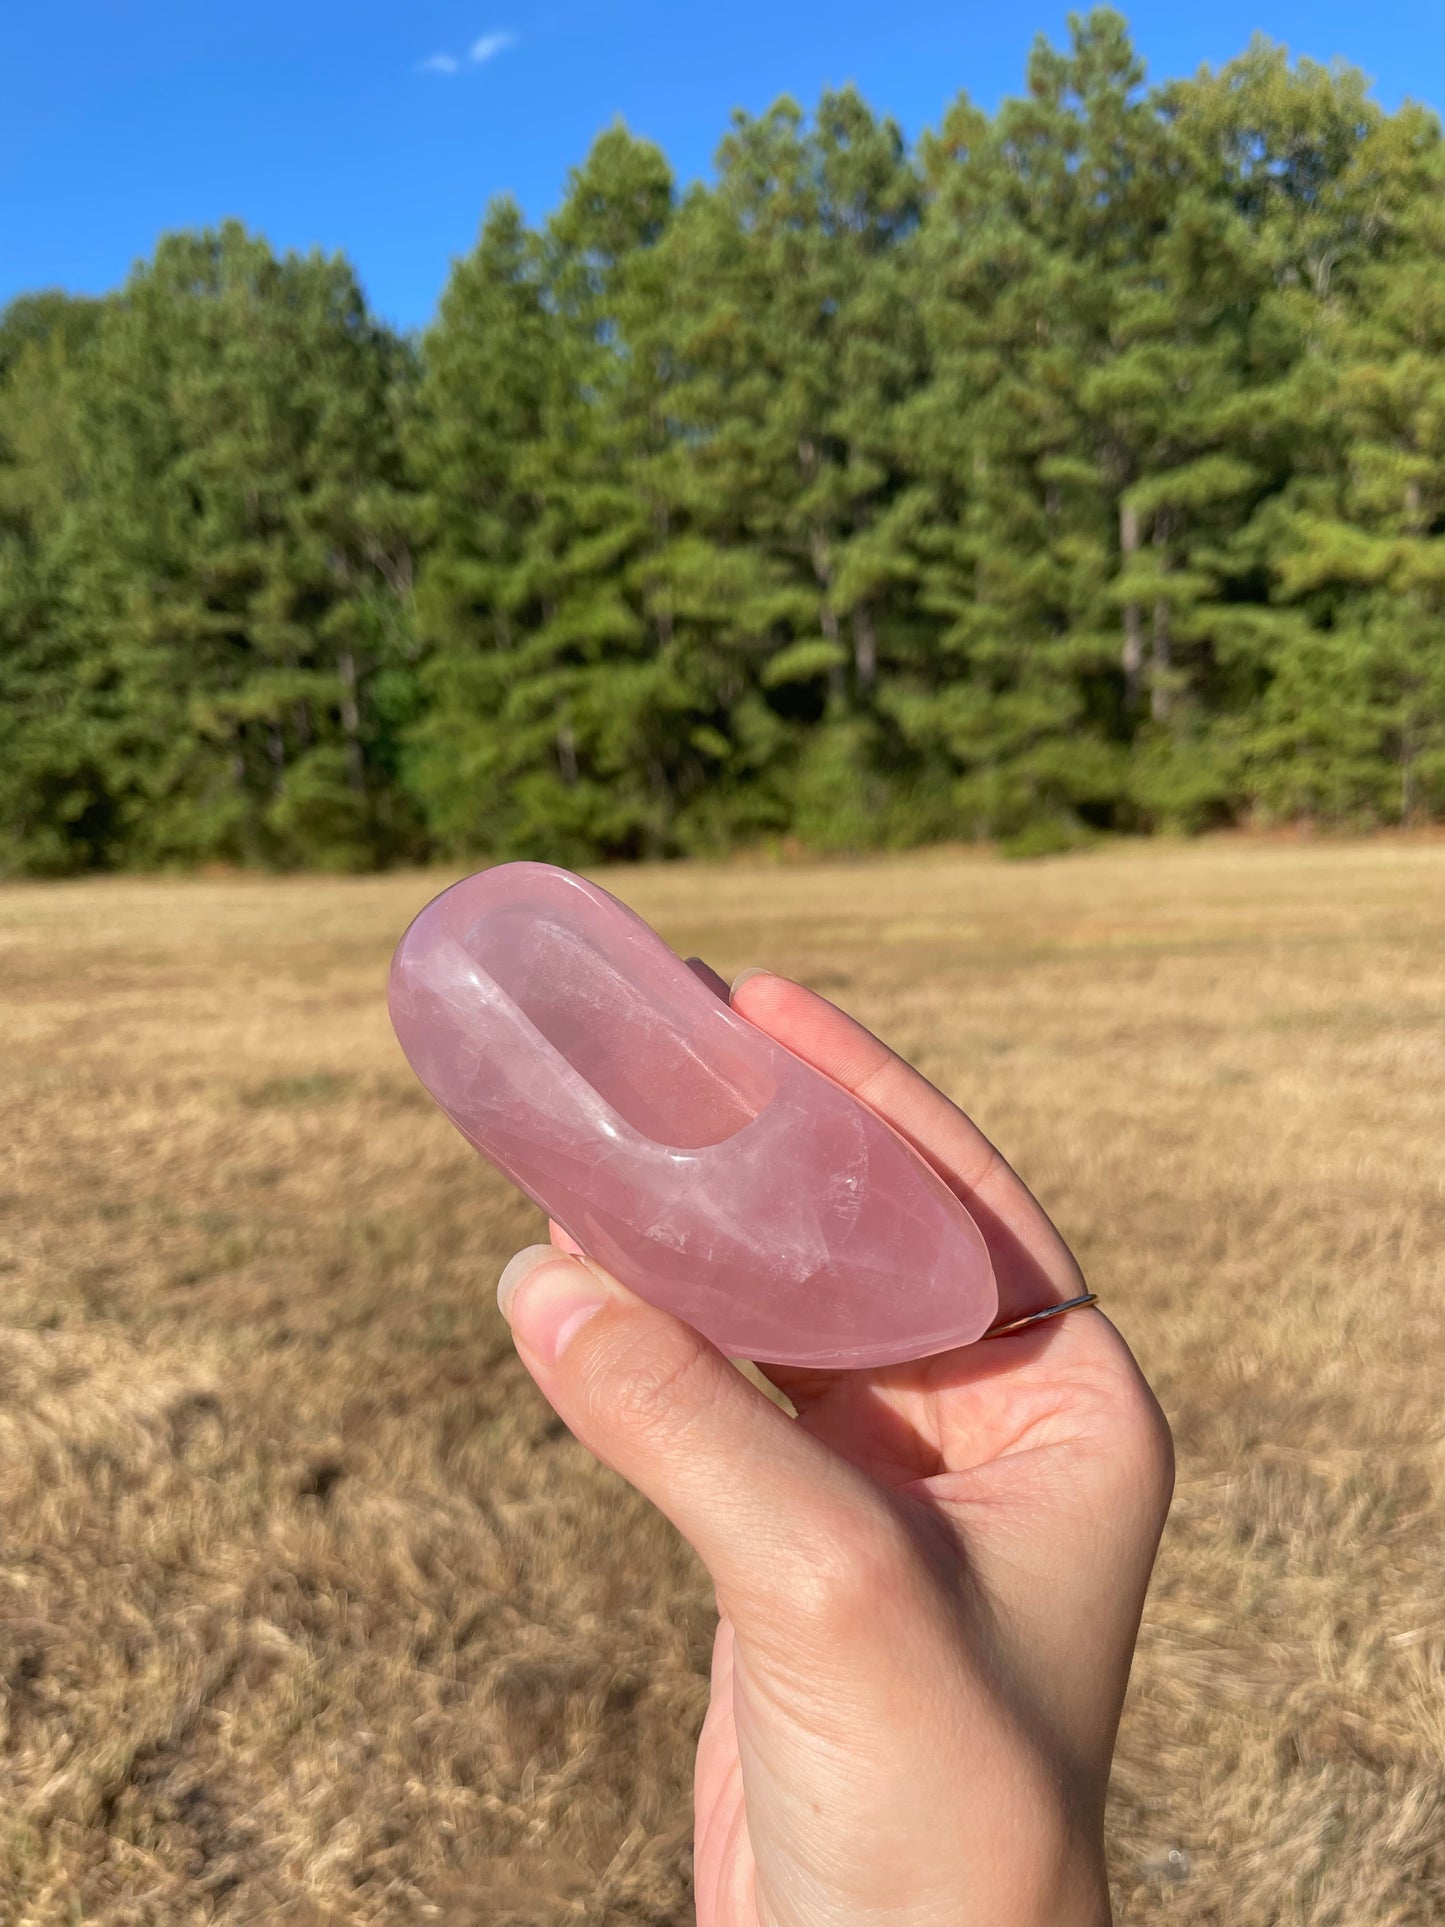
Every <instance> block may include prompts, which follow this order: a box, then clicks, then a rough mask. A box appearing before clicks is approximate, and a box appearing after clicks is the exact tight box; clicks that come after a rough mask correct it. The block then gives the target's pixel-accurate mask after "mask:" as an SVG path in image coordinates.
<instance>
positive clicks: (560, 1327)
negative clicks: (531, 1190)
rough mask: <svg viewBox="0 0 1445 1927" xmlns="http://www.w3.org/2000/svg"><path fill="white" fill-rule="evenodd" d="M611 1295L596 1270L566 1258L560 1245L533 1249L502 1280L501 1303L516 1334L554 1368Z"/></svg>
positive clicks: (518, 1257)
mask: <svg viewBox="0 0 1445 1927" xmlns="http://www.w3.org/2000/svg"><path fill="white" fill-rule="evenodd" d="M607 1295H608V1294H607V1287H606V1286H605V1285H604V1284H603V1283H602V1281H601V1280H600V1279H599V1278H598V1277H597V1275H596V1274H595V1273H594V1272H591V1271H589V1270H588V1269H587V1267H586V1265H584V1264H581V1263H580V1262H579V1261H578V1260H577V1259H576V1258H566V1257H563V1256H562V1255H561V1253H559V1252H558V1250H557V1247H556V1246H555V1245H528V1246H527V1248H526V1249H525V1250H524V1251H519V1252H518V1253H517V1255H516V1257H515V1258H513V1259H512V1260H511V1261H510V1262H509V1264H508V1265H507V1268H506V1270H505V1271H504V1272H503V1273H502V1275H501V1277H500V1278H499V1279H498V1280H497V1304H498V1307H499V1308H500V1310H501V1314H502V1316H503V1318H505V1319H506V1321H507V1323H508V1324H509V1325H510V1326H511V1328H512V1333H513V1336H514V1337H516V1338H519V1339H520V1340H521V1342H522V1343H523V1344H524V1345H525V1346H526V1347H527V1349H528V1351H531V1352H535V1353H536V1354H537V1356H538V1357H539V1358H542V1359H545V1360H546V1362H547V1363H548V1364H549V1365H555V1364H556V1362H557V1360H558V1359H559V1358H560V1357H561V1356H562V1354H563V1352H564V1351H566V1349H567V1347H568V1346H569V1345H570V1344H571V1342H572V1340H573V1339H574V1338H575V1337H576V1335H577V1333H578V1332H579V1331H581V1329H582V1327H583V1326H584V1325H585V1324H586V1323H587V1320H588V1319H589V1318H590V1317H591V1316H592V1314H593V1313H594V1312H598V1311H601V1309H602V1307H603V1305H604V1304H605V1303H606V1302H607Z"/></svg>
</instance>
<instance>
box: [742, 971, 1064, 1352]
mask: <svg viewBox="0 0 1445 1927" xmlns="http://www.w3.org/2000/svg"><path fill="white" fill-rule="evenodd" d="M732 1004H733V1008H734V1009H735V1010H737V1011H738V1012H740V1014H741V1015H742V1016H744V1017H746V1018H747V1020H748V1021H749V1023H753V1024H756V1025H757V1026H758V1028H759V1029H760V1030H765V1031H767V1033H768V1035H769V1036H770V1037H775V1038H776V1039H777V1040H778V1042H779V1043H780V1044H784V1045H786V1047H787V1048H788V1049H789V1050H790V1051H792V1052H793V1053H794V1055H795V1056H797V1057H801V1058H802V1059H803V1060H804V1062H806V1063H809V1064H812V1065H813V1066H814V1067H815V1069H817V1070H820V1071H822V1072H823V1073H824V1074H825V1075H826V1076H828V1077H831V1078H832V1079H833V1081H834V1083H836V1084H841V1085H842V1086H843V1088H844V1089H845V1090H848V1091H851V1092H852V1093H853V1095H854V1096H855V1097H858V1098H861V1099H862V1101H863V1102H864V1103H865V1104H867V1105H868V1107H869V1108H870V1109H871V1110H874V1111H876V1112H877V1113H878V1115H879V1116H880V1117H881V1118H883V1119H884V1120H885V1121H886V1122H887V1123H889V1124H891V1125H892V1126H893V1128H894V1130H896V1131H897V1132H898V1133H899V1134H900V1136H902V1137H905V1138H907V1140H908V1142H909V1143H910V1144H912V1145H913V1147H914V1149H915V1150H917V1151H919V1152H921V1154H922V1155H923V1156H924V1157H925V1158H927V1159H928V1161H929V1163H930V1164H932V1165H933V1167H934V1169H935V1170H936V1171H937V1172H938V1173H939V1175H940V1176H941V1177H942V1178H943V1179H944V1180H945V1181H946V1182H947V1183H948V1184H949V1185H951V1186H952V1188H953V1189H954V1190H955V1191H956V1192H957V1193H958V1195H959V1197H961V1198H962V1199H963V1201H964V1203H965V1204H966V1205H967V1206H968V1208H969V1210H970V1211H971V1212H972V1213H973V1216H974V1218H975V1219H976V1220H977V1222H978V1226H979V1229H980V1230H981V1231H982V1232H983V1234H984V1238H985V1239H986V1241H987V1243H988V1246H989V1251H990V1254H991V1256H992V1258H993V1264H994V1272H995V1275H996V1277H997V1279H998V1287H999V1320H1000V1322H1001V1323H1002V1322H1005V1321H1006V1320H1008V1319H1009V1318H1014V1317H1019V1316H1022V1315H1023V1313H1025V1312H1029V1311H1038V1310H1041V1309H1042V1308H1043V1307H1044V1306H1045V1305H1049V1304H1056V1303H1058V1302H1059V1300H1060V1299H1062V1298H1067V1297H1072V1296H1074V1294H1075V1293H1076V1292H1078V1291H1079V1290H1081V1289H1082V1284H1083V1281H1082V1278H1081V1275H1080V1272H1079V1267H1078V1265H1077V1264H1076V1262H1075V1260H1074V1257H1073V1254H1072V1253H1071V1252H1070V1250H1069V1248H1068V1246H1067V1245H1066V1244H1065V1243H1064V1241H1063V1239H1062V1238H1061V1237H1060V1235H1059V1233H1058V1231H1057V1230H1056V1228H1055V1227H1054V1225H1053V1223H1052V1222H1051V1220H1050V1219H1049V1217H1048V1214H1047V1213H1046V1212H1045V1211H1044V1209H1043V1206H1042V1205H1041V1204H1040V1203H1039V1202H1038V1200H1037V1199H1036V1198H1035V1197H1034V1195H1033V1193H1032V1192H1031V1191H1030V1190H1029V1189H1028V1187H1027V1185H1026V1184H1025V1183H1024V1182H1023V1180H1022V1179H1021V1178H1020V1177H1019V1176H1018V1174H1017V1173H1016V1172H1015V1171H1014V1170H1013V1169H1012V1167H1011V1166H1010V1165H1009V1164H1008V1163H1007V1162H1006V1160H1005V1159H1004V1158H1003V1156H1002V1155H1001V1154H1000V1153H999V1151H997V1150H996V1149H995V1147H994V1146H993V1145H992V1144H990V1142H989V1141H988V1139H987V1138H986V1137H985V1136H984V1134H983V1132H982V1131H980V1130H979V1128H978V1126H977V1125H976V1124H974V1123H973V1121H972V1120H971V1119H970V1118H968V1117H966V1116H965V1115H964V1113H963V1112H962V1111H961V1110H960V1109H959V1108H958V1106H957V1105H956V1104H954V1103H953V1102H951V1100H950V1099H948V1098H947V1097H945V1096H944V1095H943V1093H942V1091H940V1090H938V1089H936V1088H935V1086H934V1085H932V1084H930V1083H929V1082H928V1079H927V1078H926V1077H923V1076H921V1075H920V1073H919V1072H917V1071H916V1070H914V1068H913V1066H912V1065H911V1064H907V1063H905V1062H904V1060H903V1059H902V1058H901V1057H899V1056H898V1055H897V1053H896V1052H894V1051H891V1050H890V1049H889V1048H888V1046H887V1045H886V1044H885V1043H883V1042H882V1041H881V1040H880V1039H879V1038H877V1037H875V1036H874V1035H873V1033H872V1031H870V1030H865V1029H864V1027H863V1025H862V1024H860V1023H859V1022H858V1021H857V1020H856V1019H855V1018H853V1017H849V1016H848V1015H847V1013H846V1012H844V1011H841V1010H839V1009H838V1007H837V1005H836V1004H830V1003H829V1002H828V1000H827V999H826V998H825V997H820V996H819V995H818V994H817V992H816V991H812V990H806V989H804V987H803V986H802V985H801V984H795V983H792V982H790V981H789V979H788V978H786V977H778V976H775V975H774V974H773V973H772V972H771V971H753V970H745V971H743V972H741V973H740V974H739V976H738V977H737V978H736V979H735V980H734V983H733V989H732Z"/></svg>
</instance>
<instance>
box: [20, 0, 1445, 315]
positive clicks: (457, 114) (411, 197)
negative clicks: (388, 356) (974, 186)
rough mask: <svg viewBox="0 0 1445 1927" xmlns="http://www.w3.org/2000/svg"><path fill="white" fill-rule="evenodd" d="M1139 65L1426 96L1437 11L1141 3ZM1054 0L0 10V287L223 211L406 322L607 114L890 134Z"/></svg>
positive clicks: (557, 182) (1440, 82)
mask: <svg viewBox="0 0 1445 1927" xmlns="http://www.w3.org/2000/svg"><path fill="white" fill-rule="evenodd" d="M1122 11H1124V12H1125V13H1126V14H1127V15H1128V17H1129V19H1130V21H1131V23H1132V25H1133V29H1134V34H1135V39H1136V42H1137V44H1138V46H1139V48H1140V51H1141V53H1142V54H1143V55H1144V58H1145V59H1146V61H1147V63H1148V66H1149V70H1150V73H1151V74H1152V75H1153V76H1154V77H1156V78H1163V77H1166V76H1168V75H1172V74H1177V73H1187V72H1191V71H1193V70H1194V69H1195V68H1196V67H1197V66H1198V65H1199V64H1200V63H1201V62H1203V61H1208V62H1210V63H1212V64H1218V63H1219V62H1222V61H1224V60H1227V59H1229V58H1230V57H1231V56H1232V55H1233V54H1235V53H1237V52H1238V51H1239V50H1240V49H1241V48H1242V47H1243V46H1244V45H1245V44H1246V43H1247V41H1248V40H1249V38H1250V36H1251V34H1252V33H1253V32H1255V31H1256V30H1259V31H1262V32H1264V33H1266V34H1268V35H1269V36H1270V37H1271V38H1272V39H1274V40H1277V41H1282V42H1284V44H1285V45H1287V46H1288V47H1289V48H1290V49H1291V51H1292V52H1294V53H1297V54H1298V53H1304V54H1309V55H1310V56H1312V57H1313V58H1316V59H1321V60H1328V59H1330V58H1332V57H1333V56H1336V55H1341V56H1343V57H1345V58H1346V59H1348V60H1350V61H1351V62H1352V63H1353V64H1355V65H1357V66H1360V67H1363V68H1364V69H1365V71H1366V72H1367V73H1368V74H1370V75H1371V76H1373V77H1374V79H1375V81H1376V83H1377V96H1378V98H1379V99H1380V100H1381V101H1382V102H1383V103H1384V104H1385V105H1386V106H1390V107H1393V106H1395V105H1397V104H1398V102H1399V101H1400V100H1401V99H1402V98H1403V97H1404V96H1406V95H1410V96H1413V97H1414V98H1416V99H1423V100H1425V101H1428V102H1429V103H1430V104H1431V105H1432V106H1435V107H1436V108H1440V109H1445V64H1442V63H1445V0H1375V4H1372V5H1368V6H1367V5H1362V4H1361V0H1308V3H1307V0H1250V3H1249V4H1241V0H1213V4H1210V5H1206V6H1203V7H1182V6H1180V5H1179V4H1178V0H1138V4H1136V5H1134V6H1133V7H1132V8H1131V7H1128V6H1125V7H1123V9H1122ZM1067 12H1068V9H1067V7H1064V6H1060V7H1053V6H1045V5H1043V4H1041V3H1038V0H1036V4H1034V5H1031V6H1021V5H1019V4H1017V0H1014V3H1013V4H1007V3H1004V4H1001V3H1000V0H952V4H936V3H935V0H900V4H888V0H882V3H881V4H880V0H827V3H824V0H794V3H793V4H789V0H729V4H727V5H726V6H717V5H713V6H708V5H701V4H699V0H542V4H540V5H537V4H533V0H413V3H412V4H400V3H399V0H392V3H391V4H389V5H388V4H383V0H348V3H347V4H345V5H342V4H341V3H340V0H290V4H287V5H283V4H281V0H250V4H243V5H236V4H235V0H227V3H226V4H221V3H220V0H0V303H3V302H4V301H6V300H8V299H9V298H10V297H11V296H12V295H14V294H17V293H20V292H22V291H24V290H26V289H30V288H36V287H42V286H62V287H67V288H71V289H75V290H80V291H85V292H99V291H101V290H103V289H105V288H108V287H112V286H114V285H115V284H116V283H117V282H118V281H120V280H121V279H123V277H124V275H125V274H126V272H127V270H128V269H129V267H130V266H131V264H132V262H134V261H135V260H136V259H137V258H138V257H140V256H142V255H145V254H147V253H149V251H150V249H151V248H152V247H153V245H154V243H155V240H156V237H157V235H159V234H160V233H162V232H164V231H165V230H166V229H168V228H176V227H188V226H198V225H205V224H209V223H213V222H215V221H218V220H220V219H222V218H223V217H224V216H226V215H229V214H234V215H238V216H239V217H240V218H241V219H243V220H244V221H245V222H246V223H247V224H248V225H249V226H250V227H252V228H254V229H258V230H260V231H261V232H262V233H264V234H266V235H267V236H268V237H269V238H270V240H271V241H272V243H273V244H274V245H275V246H277V247H278V248H285V247H300V248H307V247H310V246H312V245H313V244H319V245H320V246H322V247H324V248H327V249H333V248H343V249H345V250H346V252H347V253H348V254H349V255H350V256H351V258H352V260H353V261H354V262H355V263H356V265H357V267H358V269H359V271H360V274H361V278H362V281H363V283H364V284H365V286H366V289H367V292H368V294H369V296H370V298H371V300H372V302H373V304H374V305H375V307H376V308H377V309H378V311H379V312H380V313H381V314H382V315H384V316H385V317H386V318H387V319H388V320H390V321H392V322H394V323H396V324H397V325H399V326H402V327H412V326H417V325H422V324H424V323H425V322H426V321H427V319H428V318H429V316H430V314H431V312H432V310H433V308H434V305H435V302H436V298H437V295H438V294H439V292H440V289H441V286H442V283H443V281H444V280H445V277H446V273H447V269H448V265H449V263H450V261H451V259H452V258H453V257H454V256H455V255H457V254H460V253H464V252H465V251H466V250H467V249H468V248H469V247H470V246H471V244H472V241H473V239H474V238H475V234H476V230H477V226H478V223H479V220H480V218H481V214H482V210H483V208H484V207H485V205H486V202H487V200H488V198H489V196H491V195H493V194H496V193H501V192H504V191H508V192H511V193H513V194H515V195H516V196H517V198H518V199H519V200H520V201H521V203H522V205H523V207H524V208H525V209H526V211H527V212H528V214H529V215H531V216H532V217H533V218H534V219H535V218H540V217H541V216H543V215H545V214H546V213H547V211H548V210H549V209H550V208H551V207H553V206H554V205H555V204H556V202H557V200H558V198H559V196H560V195H561V193H562V190H563V188H564V185H565V182H566V178H567V171H568V169H569V167H571V166H573V165H575V164H576V163H577V162H578V161H580V160H581V159H582V157H583V155H584V154H585V153H586V150H587V148H588V146H589V144H590V142H591V140H592V138H593V136H594V135H595V134H597V133H598V132H599V131H600V130H601V129H602V128H603V127H605V126H606V125H607V124H608V123H609V122H611V121H612V120H613V119H614V118H615V117H617V116H618V115H621V116H622V117H623V118H624V119H625V120H626V122H627V123H628V125H629V126H630V127H632V128H633V130H634V131H635V132H637V133H639V134H643V135H646V136H647V137H648V138H650V139H652V140H655V141H657V142H658V143H659V144H660V145H661V146H662V147H663V148H664V149H665V150H666V152H667V154H668V156H669V158H670V159H671V161H672V163H673V165H674V167H675V168H676V169H677V171H678V173H679V175H680V176H682V177H683V178H684V179H688V178H692V177H695V176H698V175H706V173H707V172H708V170H709V167H710V164H711V159H712V154H713V151H714V149H715V148H716V146H717V143H718V141H719V139H720V138H721V136H722V135H723V133H724V132H725V130H726V126H727V120H728V115H729V112H730V110H731V109H732V108H733V107H734V106H742V107H745V108H747V109H749V110H750V111H753V112H760V111H761V110H763V109H764V108H765V107H767V106H768V104H769V103H770V102H771V101H772V100H774V99H776V98H777V96H778V95H779V94H782V93H791V94H793V95H795V96H796V97H797V98H799V99H801V100H802V101H803V102H804V103H805V104H809V103H811V102H812V101H814V100H815V99H816V98H817V96H818V94H819V92H820V91H821V90H822V89H823V88H824V87H825V86H830V85H839V84H842V83H843V82H846V81H853V82H855V83H856V84H857V85H858V86H859V88H860V89H861V90H862V92H863V94H864V95H865V97H866V98H867V99H868V101H869V102H870V103H871V105H872V106H873V107H874V108H875V109H877V110H878V111H880V112H884V113H890V114H892V115H893V116H894V117H895V118H896V119H897V120H898V121H900V122H901V124H902V125H903V127H904V129H905V130H906V131H907V133H908V134H909V135H910V136H915V135H916V134H917V133H918V132H919V131H920V129H921V128H923V127H926V126H930V125H933V124H935V123H936V122H937V121H938V119H939V117H940V115H941V113H942V111H943V110H944V108H945V107H946V105H947V104H948V102H949V101H950V100H951V99H952V98H953V97H954V95H955V94H957V93H958V92H959V90H960V89H966V90H967V91H968V92H969V93H970V94H971V95H972V96H973V97H974V98H975V99H976V100H978V101H980V102H981V103H983V104H985V105H988V106H990V107H991V106H993V105H995V104H996V103H997V102H998V100H1000V99H1001V98H1002V97H1003V96H1004V95H1006V94H1008V93H1011V92H1014V91H1016V90H1017V88H1018V86H1019V82H1020V80H1021V77H1022V73H1023V65H1024V60H1025V57H1026V55H1027V51H1028V47H1029V44H1030V42H1031V41H1032V39H1033V37H1034V35H1035V34H1036V33H1038V32H1043V33H1046V34H1047V35H1049V37H1051V38H1054V39H1058V38H1061V37H1062V34H1063V30H1064V22H1065V19H1066V15H1067Z"/></svg>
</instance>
